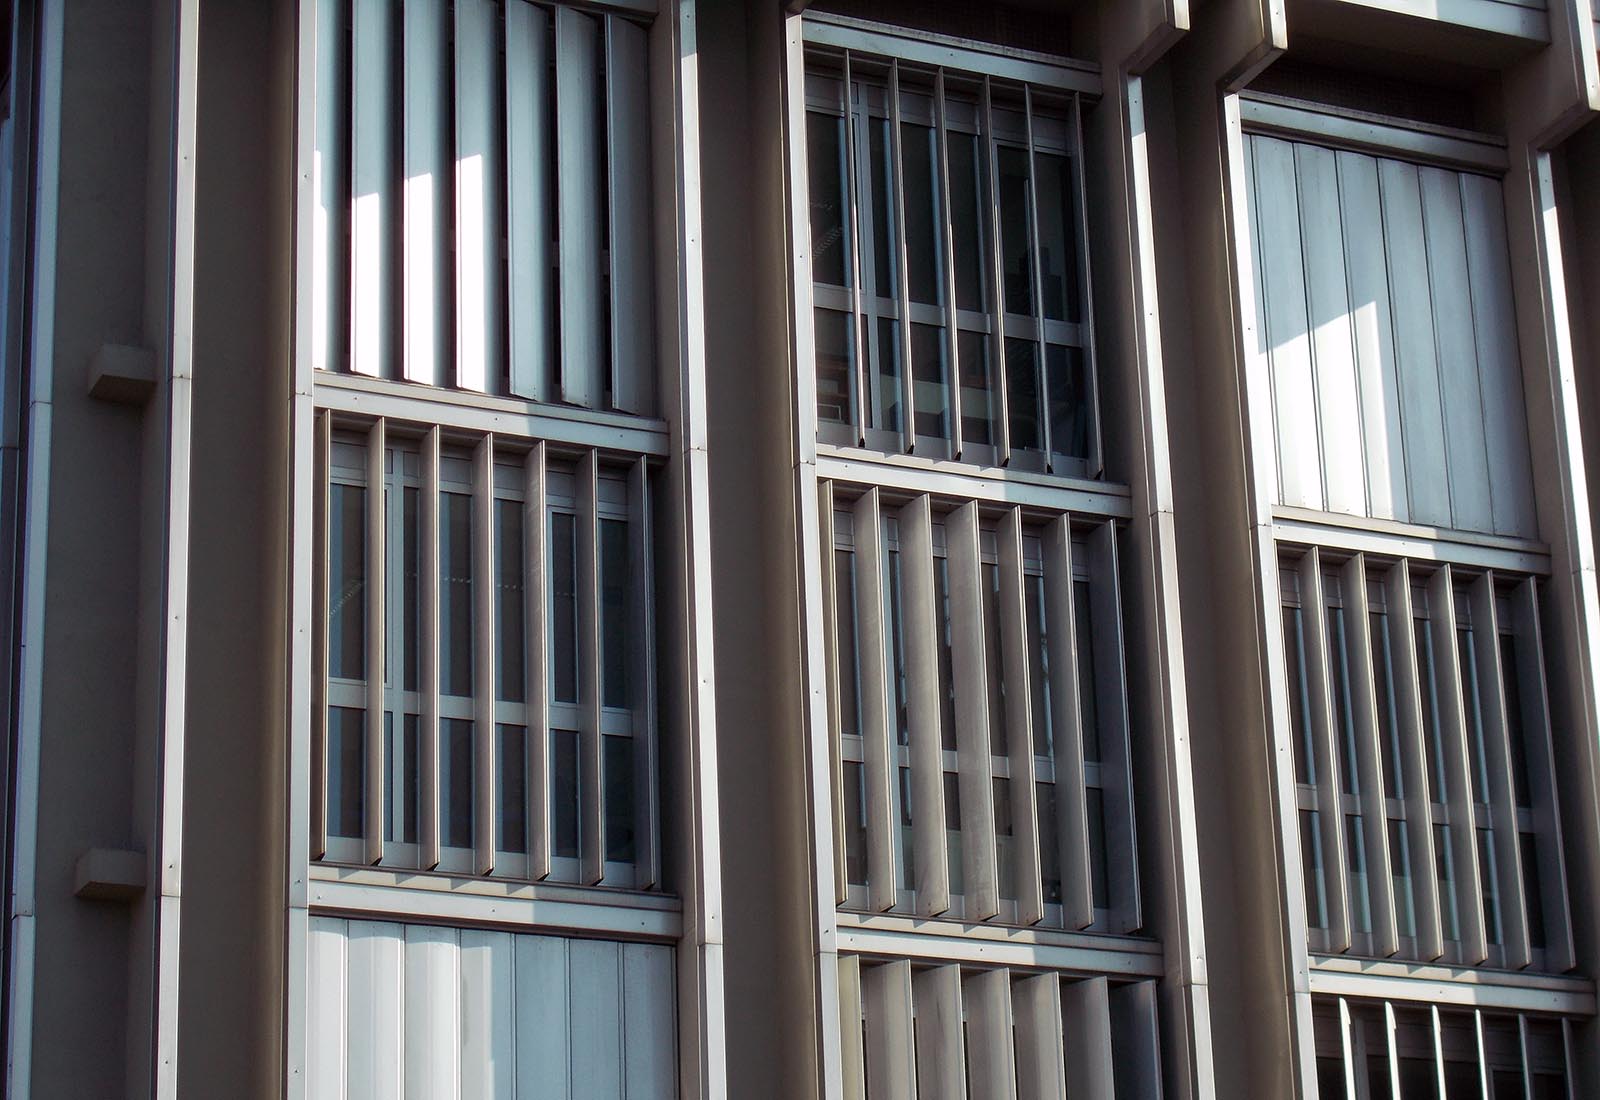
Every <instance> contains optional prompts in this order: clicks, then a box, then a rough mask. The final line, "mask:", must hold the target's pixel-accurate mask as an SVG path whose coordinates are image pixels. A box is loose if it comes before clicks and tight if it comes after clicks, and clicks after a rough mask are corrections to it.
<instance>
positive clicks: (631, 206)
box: [605, 15, 655, 414]
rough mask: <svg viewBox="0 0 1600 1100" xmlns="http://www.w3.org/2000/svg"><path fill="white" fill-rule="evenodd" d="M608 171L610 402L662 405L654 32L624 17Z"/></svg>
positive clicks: (609, 33)
mask: <svg viewBox="0 0 1600 1100" xmlns="http://www.w3.org/2000/svg"><path fill="white" fill-rule="evenodd" d="M605 33H606V111H607V123H608V124H607V127H606V138H607V140H608V142H609V155H608V156H607V157H606V166H607V168H608V170H609V172H610V176H611V184H610V187H609V188H608V189H607V193H608V194H609V196H610V207H611V209H610V214H611V235H610V240H609V245H610V256H611V404H612V406H613V407H615V408H616V409H617V410H618V411H620V412H631V413H644V414H649V413H651V412H653V411H654V408H655V396H654V394H655V386H654V371H653V370H652V369H651V368H652V366H653V364H654V362H655V355H654V351H655V347H654V344H655V333H654V328H655V325H654V295H653V288H654V280H655V267H654V264H653V262H652V260H651V255H650V253H651V249H650V196H651V187H650V179H651V174H650V97H649V88H648V85H647V80H648V77H649V71H650V70H649V57H648V35H647V33H646V31H645V29H644V28H643V27H641V26H639V25H638V24H637V23H633V22H630V21H629V20H627V19H624V18H623V17H622V16H620V15H607V16H606V30H605Z"/></svg>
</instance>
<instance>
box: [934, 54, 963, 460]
mask: <svg viewBox="0 0 1600 1100" xmlns="http://www.w3.org/2000/svg"><path fill="white" fill-rule="evenodd" d="M933 112H934V125H935V126H937V127H938V140H939V200H940V209H939V213H940V218H939V234H940V242H941V244H942V246H943V249H944V344H945V357H946V358H947V359H948V360H949V368H948V371H947V373H946V375H945V388H946V390H947V392H948V393H949V401H950V455H951V457H952V458H960V457H961V447H962V436H961V348H960V343H961V341H960V338H959V335H958V334H959V331H960V330H959V328H958V326H957V324H956V250H955V243H956V242H955V237H956V233H955V225H954V222H953V213H952V210H953V207H952V204H951V201H950V135H949V131H948V130H947V129H946V126H945V98H944V69H943V68H941V69H939V70H938V72H937V73H936V74H935V75H934V84H933Z"/></svg>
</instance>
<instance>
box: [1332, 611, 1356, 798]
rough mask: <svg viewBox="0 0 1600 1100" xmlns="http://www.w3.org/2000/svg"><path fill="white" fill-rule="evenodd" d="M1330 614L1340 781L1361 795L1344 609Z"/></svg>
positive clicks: (1350, 792)
mask: <svg viewBox="0 0 1600 1100" xmlns="http://www.w3.org/2000/svg"><path fill="white" fill-rule="evenodd" d="M1327 611H1328V668H1329V671H1330V672H1331V673H1332V676H1333V682H1332V683H1331V684H1330V685H1329V687H1330V688H1331V689H1332V693H1333V718H1334V721H1335V722H1337V723H1338V731H1339V782H1340V784H1341V789H1342V790H1343V791H1344V793H1345V794H1360V793H1361V780H1360V778H1359V773H1358V770H1357V767H1356V764H1357V761H1356V725H1355V711H1354V708H1353V707H1352V706H1351V702H1350V664H1349V654H1348V653H1346V652H1345V645H1344V608H1342V607H1330V608H1328V609H1327Z"/></svg>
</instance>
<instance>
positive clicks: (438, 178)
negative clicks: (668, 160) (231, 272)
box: [312, 0, 655, 414]
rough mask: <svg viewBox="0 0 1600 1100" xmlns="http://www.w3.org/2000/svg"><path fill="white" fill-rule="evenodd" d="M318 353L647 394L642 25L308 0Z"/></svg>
mask: <svg viewBox="0 0 1600 1100" xmlns="http://www.w3.org/2000/svg"><path fill="white" fill-rule="evenodd" d="M317 11H318V14H317V18H318V31H317V41H318V50H317V59H316V75H315V84H316V119H315V144H316V148H315V156H314V158H313V169H312V170H313V175H314V177H315V178H314V180H313V187H314V190H315V192H316V206H315V209H314V211H313V216H312V223H313V224H312V242H313V247H312V251H313V253H314V255H313V261H312V271H313V278H312V297H313V306H312V329H313V334H312V344H313V360H314V363H315V365H316V366H317V367H318V368H320V369H322V370H326V371H329V372H336V373H337V372H351V373H354V374H357V375H365V376H368V377H373V378H385V379H396V380H403V381H406V382H414V383H422V384H425V385H430V386H454V387H458V388H460V389H463V390H470V391H474V392H478V393H488V394H498V395H502V396H511V397H520V398H527V399H530V400H534V401H561V402H565V403H568V404H571V405H576V406H580V407H583V408H587V409H602V410H615V411H619V412H628V413H640V414H650V413H652V412H653V411H654V405H655V398H654V385H653V381H652V379H653V377H654V363H653V359H654V355H653V350H654V339H655V338H654V312H653V311H654V306H653V291H652V285H653V284H652V280H653V278H654V275H653V272H654V263H653V260H652V258H651V253H652V247H651V240H650V238H651V227H650V187H649V180H650V178H651V172H650V156H651V153H650V103H649V95H648V84H649V79H648V74H649V66H648V58H647V48H646V35H647V31H646V29H645V28H644V27H642V26H640V25H639V24H637V23H635V22H633V21H632V20H631V19H630V18H627V17H624V16H622V15H616V14H601V13H598V12H594V11H591V10H587V9H585V10H579V9H577V8H573V7H567V6H564V5H545V4H533V3H528V2H527V0H504V2H500V0H453V2H451V0H404V3H388V2H383V3H379V2H375V0H319V2H318V5H317Z"/></svg>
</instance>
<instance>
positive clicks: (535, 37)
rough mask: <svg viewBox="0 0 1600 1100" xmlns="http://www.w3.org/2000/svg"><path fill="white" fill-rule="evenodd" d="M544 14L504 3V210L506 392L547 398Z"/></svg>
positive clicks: (512, 1)
mask: <svg viewBox="0 0 1600 1100" xmlns="http://www.w3.org/2000/svg"><path fill="white" fill-rule="evenodd" d="M549 28H550V16H549V13H547V12H546V11H545V9H543V8H541V7H538V6H536V5H534V4H530V3H527V0H508V3H507V4H506V54H505V57H506V162H507V172H508V175H507V184H506V216H507V219H508V223H509V224H508V232H507V235H506V236H507V241H508V244H509V247H510V253H511V254H510V263H509V266H508V275H507V290H508V292H509V295H510V308H509V310H508V313H509V315H510V322H511V341H510V356H511V393H512V395H513V396H516V397H527V398H531V399H532V400H534V401H547V400H549V398H550V378H551V376H552V372H553V368H554V364H553V363H552V362H551V361H550V351H551V349H552V348H553V347H554V346H555V344H554V341H553V340H551V339H550V326H551V325H552V324H554V323H555V319H554V318H553V317H552V316H551V312H550V300H551V266H550V247H551V242H550V185H551V178H552V173H551V164H552V161H551V157H550V151H551V135H550V46H549Z"/></svg>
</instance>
